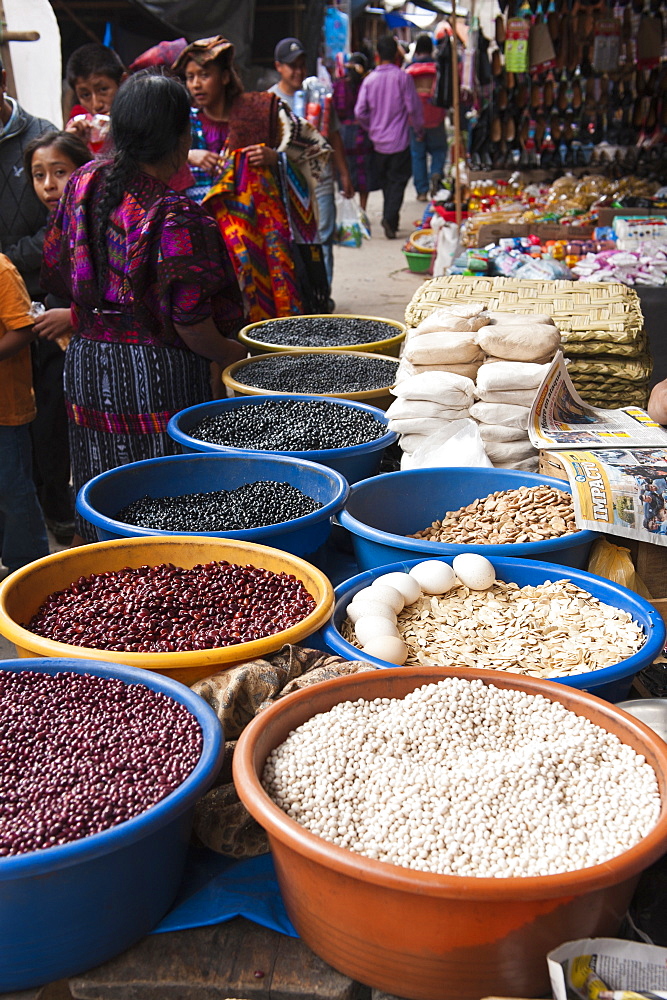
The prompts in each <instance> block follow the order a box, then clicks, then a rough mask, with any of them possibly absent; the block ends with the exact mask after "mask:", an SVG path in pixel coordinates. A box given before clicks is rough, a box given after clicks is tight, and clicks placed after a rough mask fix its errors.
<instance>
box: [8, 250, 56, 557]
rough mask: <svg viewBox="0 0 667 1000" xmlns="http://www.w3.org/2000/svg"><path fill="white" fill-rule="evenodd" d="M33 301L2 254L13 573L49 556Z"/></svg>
mask: <svg viewBox="0 0 667 1000" xmlns="http://www.w3.org/2000/svg"><path fill="white" fill-rule="evenodd" d="M34 336H35V335H34V330H33V320H32V317H31V315H30V296H29V295H28V292H27V290H26V287H25V284H24V282H23V280H22V278H21V276H20V274H19V273H18V271H17V270H16V268H15V267H14V265H13V264H12V262H11V261H10V260H9V258H8V257H5V255H4V254H0V385H2V390H3V391H2V393H0V545H1V552H2V562H3V563H4V566H5V568H6V569H5V571H3V570H1V569H0V577H2V576H3V575H6V571H7V570H9V572H10V573H11V572H12V571H13V570H15V569H19V568H20V567H21V566H25V565H26V563H29V562H32V561H33V559H40V558H41V557H42V556H47V555H48V554H49V543H48V539H47V535H46V526H45V524H44V517H43V515H42V511H41V508H40V506H39V502H38V500H37V492H36V490H35V484H34V483H33V481H32V475H31V472H32V456H31V448H30V433H29V430H28V425H29V424H30V422H31V421H32V420H34V419H35V412H36V411H35V397H34V394H33V391H32V367H31V361H30V343H31V342H32V341H33V340H34Z"/></svg>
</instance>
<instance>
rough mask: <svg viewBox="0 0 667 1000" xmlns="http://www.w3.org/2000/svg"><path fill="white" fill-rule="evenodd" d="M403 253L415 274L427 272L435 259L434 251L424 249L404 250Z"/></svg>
mask: <svg viewBox="0 0 667 1000" xmlns="http://www.w3.org/2000/svg"><path fill="white" fill-rule="evenodd" d="M403 255H404V256H405V259H406V260H407V262H408V267H409V268H410V270H411V271H414V273H415V274H425V272H426V271H428V269H429V268H430V266H431V261H432V260H433V254H432V253H423V252H422V251H415V250H404V251H403Z"/></svg>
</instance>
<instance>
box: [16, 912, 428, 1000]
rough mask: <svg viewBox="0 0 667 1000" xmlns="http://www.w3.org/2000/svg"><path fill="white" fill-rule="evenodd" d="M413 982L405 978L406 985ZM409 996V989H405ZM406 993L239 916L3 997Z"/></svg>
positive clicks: (363, 997) (129, 999) (145, 999)
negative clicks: (367, 981) (369, 982)
mask: <svg viewBox="0 0 667 1000" xmlns="http://www.w3.org/2000/svg"><path fill="white" fill-rule="evenodd" d="M407 985H408V984H406V987H407ZM406 995H408V996H409V994H406ZM232 997H234V998H237V1000H399V998H397V997H392V996H390V995H389V994H387V993H383V992H381V991H380V990H371V989H369V987H367V986H362V985H361V984H360V983H357V982H354V981H353V980H352V979H349V978H348V977H347V976H344V975H342V973H340V972H336V971H335V969H332V968H331V967H330V966H329V965H327V964H326V963H325V962H323V961H322V959H320V958H318V957H317V956H316V955H314V954H313V952H312V951H311V950H310V948H308V947H307V946H306V945H305V944H304V943H303V941H301V940H299V939H297V938H290V937H287V936H285V935H284V934H279V933H277V932H276V931H272V930H267V929H266V928H264V927H260V926H259V925H258V924H254V923H251V922H250V921H248V920H245V919H243V918H242V917H238V918H236V919H235V920H230V921H228V922H227V923H224V924H216V925H215V926H213V927H197V928H194V929H192V930H186V931H173V932H171V933H169V934H149V935H148V937H145V938H144V939H143V940H142V941H140V942H139V943H138V944H136V945H134V946H133V947H132V948H129V949H128V950H127V951H126V952H124V953H123V954H122V955H119V956H118V957H117V958H114V959H112V960H111V961H110V962H105V963H104V965H100V966H98V967H97V968H96V969H92V970H91V971H90V972H87V973H84V974H83V975H79V976H74V977H72V978H71V979H70V980H69V982H67V981H65V980H62V981H61V982H58V983H52V984H51V985H49V986H44V987H42V988H41V989H35V990H25V991H23V992H20V993H2V994H0V1000H229V998H232Z"/></svg>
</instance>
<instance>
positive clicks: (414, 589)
mask: <svg viewBox="0 0 667 1000" xmlns="http://www.w3.org/2000/svg"><path fill="white" fill-rule="evenodd" d="M380 586H387V587H393V588H394V590H397V591H398V592H399V594H402V595H403V600H404V601H405V605H406V607H407V606H408V604H414V603H415V601H418V600H419V598H420V597H421V595H422V589H421V587H420V586H419V584H418V583H417V581H416V580H415V578H414V577H413V576H410V574H409V573H385V574H384V576H379V577H378V578H377V580H373V585H372V586H371V591H373V590H375V588H376V587H380Z"/></svg>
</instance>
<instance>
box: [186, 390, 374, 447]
mask: <svg viewBox="0 0 667 1000" xmlns="http://www.w3.org/2000/svg"><path fill="white" fill-rule="evenodd" d="M188 433H189V435H190V436H191V437H193V438H195V439H196V440H198V441H206V442H208V444H217V445H223V446H225V447H227V448H249V449H251V450H252V451H323V450H327V449H329V448H349V447H352V446H353V445H359V444H367V443H368V442H370V441H376V440H377V439H378V438H380V437H383V436H384V435H385V434H386V433H387V425H386V424H384V423H382V421H381V420H378V419H377V418H376V417H374V416H373V414H372V413H369V412H368V411H367V410H359V409H357V408H356V407H354V406H343V405H341V404H340V403H330V402H328V401H326V400H298V399H276V400H275V401H274V400H268V401H267V402H265V403H256V404H253V403H248V404H245V405H243V406H239V407H236V408H234V409H228V410H221V411H220V413H218V414H216V416H214V417H204V419H203V420H200V421H199V423H197V424H195V426H194V427H191V428H190V430H189V431H188Z"/></svg>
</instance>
